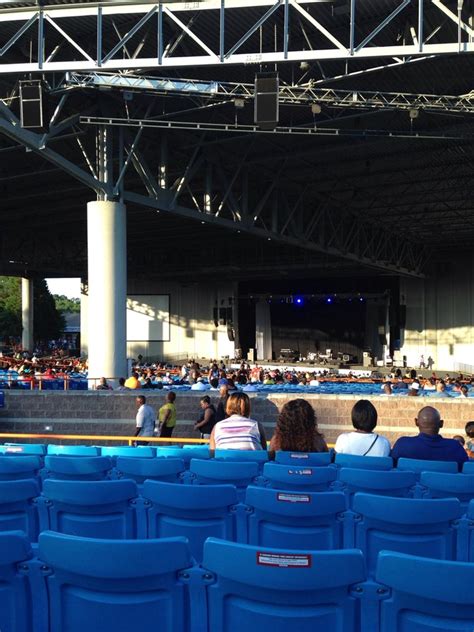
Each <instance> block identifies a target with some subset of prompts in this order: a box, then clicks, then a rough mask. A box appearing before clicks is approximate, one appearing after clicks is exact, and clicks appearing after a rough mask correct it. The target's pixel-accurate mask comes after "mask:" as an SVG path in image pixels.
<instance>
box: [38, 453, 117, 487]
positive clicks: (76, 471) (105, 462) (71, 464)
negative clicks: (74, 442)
mask: <svg viewBox="0 0 474 632" xmlns="http://www.w3.org/2000/svg"><path fill="white" fill-rule="evenodd" d="M111 469H112V459H111V458H110V457H109V456H78V457H75V456H46V457H45V459H44V470H42V472H41V477H42V479H43V480H45V479H49V478H53V479H55V480H61V481H103V480H104V479H106V478H107V476H108V474H109V472H110V471H111Z"/></svg>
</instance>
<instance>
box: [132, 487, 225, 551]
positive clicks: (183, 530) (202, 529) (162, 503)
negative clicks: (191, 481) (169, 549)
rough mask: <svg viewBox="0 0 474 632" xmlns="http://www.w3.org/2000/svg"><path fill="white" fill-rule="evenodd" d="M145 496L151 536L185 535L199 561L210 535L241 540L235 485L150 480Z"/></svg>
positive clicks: (143, 491) (144, 491)
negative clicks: (237, 521) (238, 533)
mask: <svg viewBox="0 0 474 632" xmlns="http://www.w3.org/2000/svg"><path fill="white" fill-rule="evenodd" d="M142 496H143V498H144V505H145V507H146V514H147V518H146V520H147V527H148V537H149V538H166V537H171V535H181V536H185V537H186V538H188V540H189V545H190V548H191V553H192V554H193V557H194V558H195V559H196V561H197V562H201V561H202V551H203V545H204V542H205V540H206V538H208V537H211V536H213V537H219V538H222V539H224V540H233V541H235V540H236V539H237V523H236V511H235V509H236V508H235V505H236V504H237V490H236V488H235V487H234V486H233V485H211V486H209V485H206V486H199V485H177V484H173V483H161V482H157V481H146V482H145V484H144V485H143V490H142Z"/></svg>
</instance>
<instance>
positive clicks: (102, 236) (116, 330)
mask: <svg viewBox="0 0 474 632" xmlns="http://www.w3.org/2000/svg"><path fill="white" fill-rule="evenodd" d="M126 231H127V224H126V208H125V205H124V204H120V203H118V202H102V201H97V202H89V203H88V205H87V248H88V285H89V300H88V312H89V317H88V322H89V328H88V334H87V338H88V344H89V377H91V378H101V377H106V378H117V379H118V378H119V377H126V370H127V361H126V338H127V336H126V301H127V235H126ZM89 387H93V382H90V383H89Z"/></svg>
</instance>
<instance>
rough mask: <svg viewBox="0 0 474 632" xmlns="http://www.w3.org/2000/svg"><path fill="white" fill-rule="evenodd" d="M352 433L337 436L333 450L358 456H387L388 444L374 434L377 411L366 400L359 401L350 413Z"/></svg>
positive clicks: (386, 440) (380, 436)
mask: <svg viewBox="0 0 474 632" xmlns="http://www.w3.org/2000/svg"><path fill="white" fill-rule="evenodd" d="M351 418H352V425H353V426H354V429H355V431H354V432H344V433H343V434H341V435H339V437H338V438H337V441H336V445H335V446H334V450H335V451H336V452H337V453H341V454H355V455H358V456H388V455H389V454H390V442H389V440H388V439H387V438H386V437H383V436H382V435H379V434H377V433H376V432H374V430H375V428H376V426H377V410H376V408H375V406H374V405H373V404H372V403H371V402H369V401H368V400H367V399H361V400H359V401H358V402H357V403H356V404H355V405H354V407H353V408H352V412H351Z"/></svg>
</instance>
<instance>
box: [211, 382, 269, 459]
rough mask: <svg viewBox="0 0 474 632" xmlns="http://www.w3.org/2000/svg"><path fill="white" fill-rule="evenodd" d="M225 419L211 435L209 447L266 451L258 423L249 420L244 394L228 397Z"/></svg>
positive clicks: (264, 438) (247, 401)
mask: <svg viewBox="0 0 474 632" xmlns="http://www.w3.org/2000/svg"><path fill="white" fill-rule="evenodd" d="M226 413H227V418H226V419H223V420H222V421H219V422H218V423H216V425H215V426H214V428H213V430H212V433H211V440H210V444H209V447H210V449H211V450H215V449H216V448H218V449H222V450H266V449H267V440H266V437H265V431H264V429H263V426H262V424H261V423H260V422H258V421H255V419H251V418H250V399H249V397H248V395H246V394H245V393H234V394H232V395H230V397H229V399H228V400H227V406H226Z"/></svg>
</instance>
